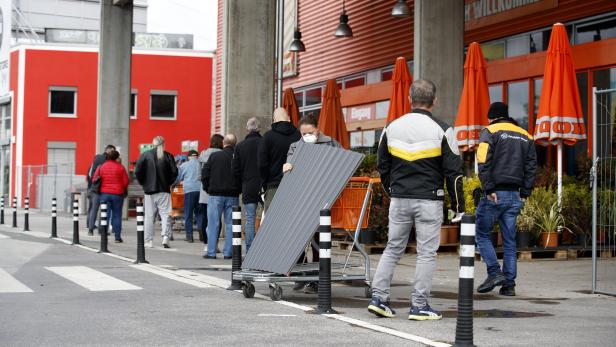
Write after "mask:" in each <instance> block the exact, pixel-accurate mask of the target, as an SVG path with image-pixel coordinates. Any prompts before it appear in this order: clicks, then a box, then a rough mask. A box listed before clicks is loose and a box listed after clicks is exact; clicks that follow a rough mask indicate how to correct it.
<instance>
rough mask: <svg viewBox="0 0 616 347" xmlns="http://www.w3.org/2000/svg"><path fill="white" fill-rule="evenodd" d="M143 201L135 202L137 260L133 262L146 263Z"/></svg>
mask: <svg viewBox="0 0 616 347" xmlns="http://www.w3.org/2000/svg"><path fill="white" fill-rule="evenodd" d="M143 216H144V211H143V203H141V202H138V203H137V260H135V264H141V263H145V264H148V261H147V260H145V240H144V235H143V232H144V229H143V221H144V220H143Z"/></svg>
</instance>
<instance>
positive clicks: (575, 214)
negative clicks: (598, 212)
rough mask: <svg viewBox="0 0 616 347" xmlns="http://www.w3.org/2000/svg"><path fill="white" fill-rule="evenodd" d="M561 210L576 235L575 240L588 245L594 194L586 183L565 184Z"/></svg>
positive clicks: (581, 244)
mask: <svg viewBox="0 0 616 347" xmlns="http://www.w3.org/2000/svg"><path fill="white" fill-rule="evenodd" d="M561 212H562V215H563V218H564V220H565V223H566V224H567V226H569V228H570V229H571V230H572V231H573V233H574V235H575V242H576V243H577V244H578V245H580V246H582V247H586V246H587V245H588V240H589V239H590V236H591V228H590V226H591V225H592V194H591V191H590V189H589V188H588V186H587V185H586V184H584V183H574V184H568V185H566V186H564V189H563V203H562V211H561Z"/></svg>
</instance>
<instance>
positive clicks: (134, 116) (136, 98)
mask: <svg viewBox="0 0 616 347" xmlns="http://www.w3.org/2000/svg"><path fill="white" fill-rule="evenodd" d="M133 95H134V96H135V114H133V115H129V118H130V119H137V105H138V102H137V101H138V100H139V93H138V91H137V89H131V91H130V96H131V98H132V96H133ZM129 113H130V111H129Z"/></svg>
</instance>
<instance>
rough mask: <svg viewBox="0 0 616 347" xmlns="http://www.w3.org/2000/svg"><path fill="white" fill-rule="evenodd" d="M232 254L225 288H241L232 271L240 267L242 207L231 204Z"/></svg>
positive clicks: (238, 269) (240, 283)
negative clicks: (228, 279)
mask: <svg viewBox="0 0 616 347" xmlns="http://www.w3.org/2000/svg"><path fill="white" fill-rule="evenodd" d="M232 218H233V219H232V221H233V254H232V260H231V285H230V286H229V288H227V290H240V289H242V282H241V281H239V280H234V279H233V273H234V272H235V271H240V270H241V269H242V209H241V207H239V206H233V214H232Z"/></svg>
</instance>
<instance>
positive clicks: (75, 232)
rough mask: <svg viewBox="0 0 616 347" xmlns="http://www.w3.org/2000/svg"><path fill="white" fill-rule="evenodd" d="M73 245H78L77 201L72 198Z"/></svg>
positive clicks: (74, 197)
mask: <svg viewBox="0 0 616 347" xmlns="http://www.w3.org/2000/svg"><path fill="white" fill-rule="evenodd" d="M73 244H74V245H78V244H79V201H78V200H77V198H76V195H74V196H73Z"/></svg>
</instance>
